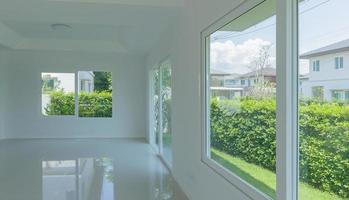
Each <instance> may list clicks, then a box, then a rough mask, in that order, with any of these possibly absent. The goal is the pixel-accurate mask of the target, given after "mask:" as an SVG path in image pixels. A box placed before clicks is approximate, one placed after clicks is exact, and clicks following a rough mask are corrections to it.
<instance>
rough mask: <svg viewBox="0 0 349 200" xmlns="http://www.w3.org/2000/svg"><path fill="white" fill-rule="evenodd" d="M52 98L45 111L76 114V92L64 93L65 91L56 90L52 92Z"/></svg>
mask: <svg viewBox="0 0 349 200" xmlns="http://www.w3.org/2000/svg"><path fill="white" fill-rule="evenodd" d="M50 98H51V101H50V103H49V104H48V105H47V106H46V108H45V112H46V114H47V115H74V113H75V100H74V99H75V96H74V93H64V92H63V91H55V92H51V93H50Z"/></svg>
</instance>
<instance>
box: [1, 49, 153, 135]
mask: <svg viewBox="0 0 349 200" xmlns="http://www.w3.org/2000/svg"><path fill="white" fill-rule="evenodd" d="M7 59H9V62H10V63H9V70H8V75H7V76H8V77H9V80H10V81H9V85H10V86H11V88H9V91H8V94H7V96H8V104H7V111H8V112H7V113H6V118H5V123H6V124H7V126H6V130H5V131H6V137H7V138H88V137H92V138H104V137H107V138H109V137H143V138H144V137H145V132H146V129H145V126H146V122H145V121H144V117H145V116H146V111H145V110H146V109H145V107H146V103H145V101H146V93H145V89H146V88H145V85H146V84H145V82H146V77H145V76H144V74H145V71H146V70H145V66H144V60H145V59H144V57H143V56H131V55H114V54H111V53H110V54H96V53H76V52H75V53H74V52H54V51H51V52H49V51H44V52H42V51H12V52H10V53H9V56H7ZM78 70H105V71H111V72H112V73H113V118H111V119H95V118H93V119H89V118H83V119H82V118H77V117H62V116H61V117H54V116H50V117H47V116H43V115H42V114H41V72H76V71H78Z"/></svg>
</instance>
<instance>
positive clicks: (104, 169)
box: [42, 158, 115, 200]
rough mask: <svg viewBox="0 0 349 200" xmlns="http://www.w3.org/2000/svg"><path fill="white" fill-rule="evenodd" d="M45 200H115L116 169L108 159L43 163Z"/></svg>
mask: <svg viewBox="0 0 349 200" xmlns="http://www.w3.org/2000/svg"><path fill="white" fill-rule="evenodd" d="M42 183H43V184H42V198H43V200H95V199H99V200H112V199H114V197H115V195H114V167H113V161H112V160H111V159H109V158H80V159H75V160H56V161H42Z"/></svg>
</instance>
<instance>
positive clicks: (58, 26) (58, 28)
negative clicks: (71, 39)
mask: <svg viewBox="0 0 349 200" xmlns="http://www.w3.org/2000/svg"><path fill="white" fill-rule="evenodd" d="M51 28H52V29H53V30H55V31H67V30H71V29H72V27H71V26H69V25H68V24H59V23H57V24H51Z"/></svg>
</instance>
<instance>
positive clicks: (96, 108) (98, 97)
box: [79, 92, 113, 117]
mask: <svg viewBox="0 0 349 200" xmlns="http://www.w3.org/2000/svg"><path fill="white" fill-rule="evenodd" d="M112 105H113V99H112V94H111V93H110V92H99V93H96V92H94V93H81V94H80V95H79V116H80V117H112V115H113V112H112V111H113V107H112Z"/></svg>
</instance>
